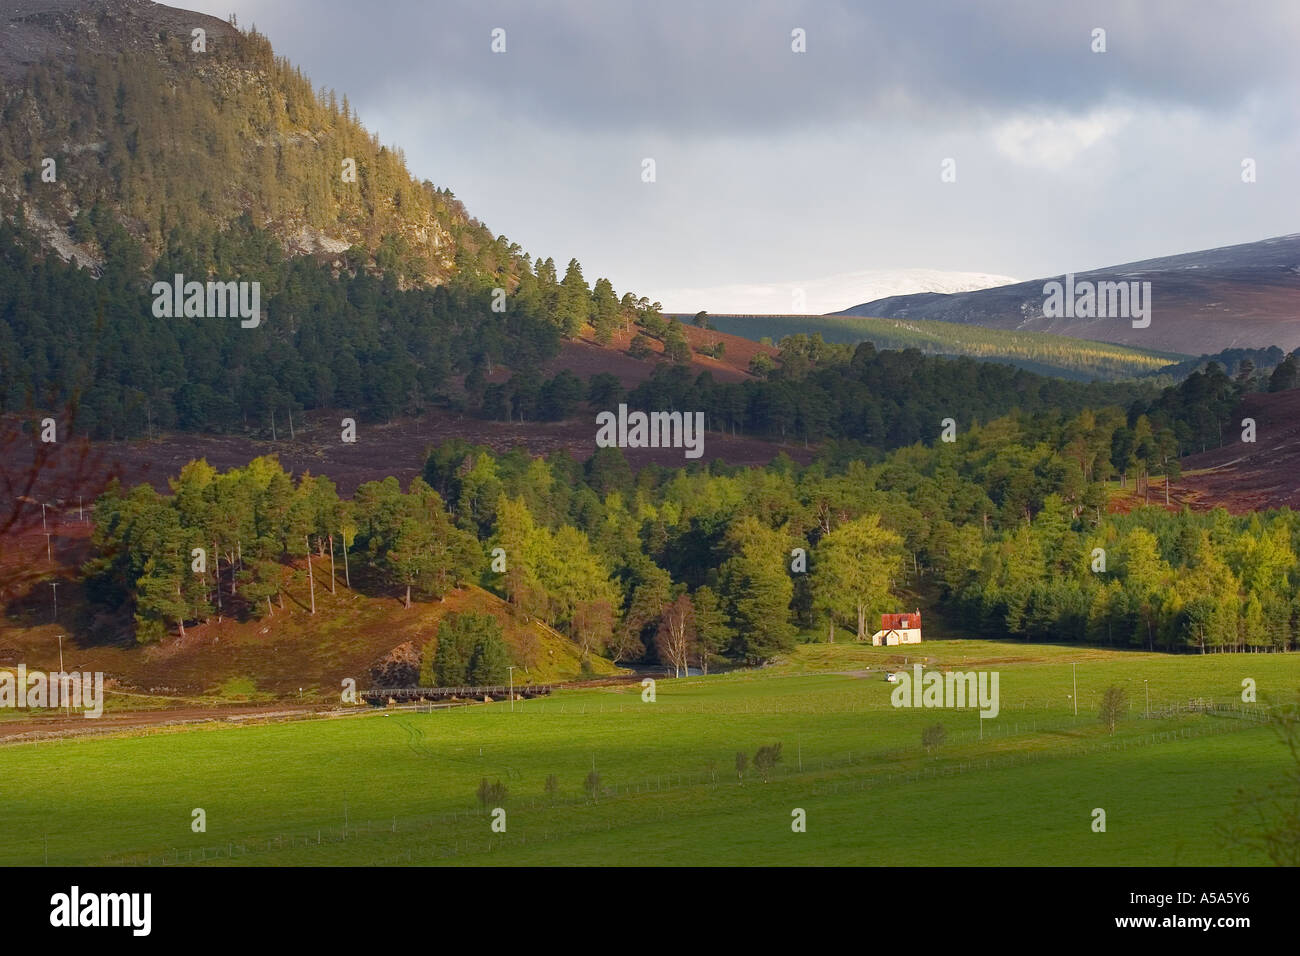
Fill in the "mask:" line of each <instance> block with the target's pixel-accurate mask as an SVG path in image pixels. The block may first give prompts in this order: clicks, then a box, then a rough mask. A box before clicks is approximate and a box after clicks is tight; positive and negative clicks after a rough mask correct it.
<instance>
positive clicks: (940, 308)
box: [836, 233, 1300, 355]
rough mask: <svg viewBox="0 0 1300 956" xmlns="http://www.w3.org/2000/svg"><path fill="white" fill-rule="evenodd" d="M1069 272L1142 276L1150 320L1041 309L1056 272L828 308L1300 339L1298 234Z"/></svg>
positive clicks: (1129, 334) (1166, 333)
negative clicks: (1135, 322) (1138, 324)
mask: <svg viewBox="0 0 1300 956" xmlns="http://www.w3.org/2000/svg"><path fill="white" fill-rule="evenodd" d="M1075 278H1076V280H1088V281H1092V282H1099V281H1125V282H1133V281H1137V282H1150V283H1151V298H1152V315H1151V324H1150V326H1149V327H1147V328H1133V326H1132V323H1131V322H1130V321H1129V320H1127V319H1122V318H1047V317H1044V315H1043V305H1044V299H1045V294H1044V291H1043V286H1044V284H1045V283H1047V282H1051V281H1061V280H1062V277H1061V276H1048V277H1045V278H1042V279H1034V280H1032V281H1029V282H1020V283H1017V284H1015V285H1008V286H1000V287H998V288H993V289H981V290H977V291H973V292H958V293H953V294H950V295H943V294H938V293H921V294H917V295H903V296H891V297H889V298H885V299H877V300H875V301H873V302H864V303H862V304H861V305H856V306H853V307H852V308H850V309H845V310H843V311H842V312H838V313H836V314H837V315H860V316H867V315H869V316H883V317H886V318H901V319H934V320H938V321H943V322H955V323H960V324H963V325H980V326H985V327H987V328H994V329H1014V330H1017V331H1027V332H1051V333H1054V334H1057V335H1070V336H1077V337H1079V338H1087V339H1098V340H1101V341H1104V342H1117V343H1121V344H1125V345H1133V346H1137V347H1139V348H1144V349H1154V350H1161V351H1168V352H1179V353H1182V354H1184V355H1200V354H1202V353H1208V352H1217V351H1220V350H1222V349H1228V348H1243V347H1248V348H1267V347H1268V346H1271V345H1276V346H1278V347H1279V348H1281V349H1283V350H1286V351H1290V350H1291V349H1294V348H1296V347H1297V346H1300V233H1297V234H1292V235H1288V236H1280V237H1277V238H1274V239H1264V240H1261V241H1259V242H1249V243H1243V244H1241V245H1236V246H1224V247H1222V248H1218V249H1207V250H1205V251H1202V252H1190V253H1185V254H1181V255H1174V256H1164V257H1161V258H1157V259H1144V260H1142V261H1140V262H1129V263H1125V264H1123V265H1117V266H1111V267H1109V268H1106V269H1093V270H1090V271H1087V272H1078V273H1075Z"/></svg>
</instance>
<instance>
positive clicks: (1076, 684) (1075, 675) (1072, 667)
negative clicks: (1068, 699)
mask: <svg viewBox="0 0 1300 956" xmlns="http://www.w3.org/2000/svg"><path fill="white" fill-rule="evenodd" d="M1070 677H1071V679H1072V680H1073V681H1074V716H1076V717H1078V716H1079V675H1078V673H1076V671H1075V665H1074V661H1070Z"/></svg>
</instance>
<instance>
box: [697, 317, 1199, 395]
mask: <svg viewBox="0 0 1300 956" xmlns="http://www.w3.org/2000/svg"><path fill="white" fill-rule="evenodd" d="M709 324H710V325H712V326H713V327H714V328H716V329H717V330H718V331H719V332H726V333H728V334H730V335H739V336H741V337H743V338H747V339H754V340H756V341H757V340H759V339H762V338H764V337H767V338H770V339H771V340H772V341H773V342H780V340H781V339H782V338H783V337H785V336H787V335H794V334H796V333H799V332H802V333H804V334H805V335H812V334H813V333H814V332H820V333H821V336H822V338H823V339H825V340H826V341H827V342H837V343H850V344H854V343H857V342H872V343H874V344H875V346H876V348H878V349H907V348H915V349H920V350H921V351H922V352H926V353H928V354H932V355H969V356H971V357H972V358H978V359H983V360H987V361H997V362H1006V363H1007V364H1009V365H1016V366H1019V367H1020V368H1024V369H1027V370H1029V371H1031V372H1038V373H1040V374H1044V375H1054V376H1057V377H1061V378H1070V379H1076V380H1078V381H1084V382H1087V381H1091V380H1092V379H1094V378H1098V379H1104V380H1111V379H1125V378H1136V377H1137V376H1140V375H1144V374H1147V373H1149V372H1154V371H1156V370H1157V369H1160V368H1163V367H1164V366H1166V365H1169V364H1170V363H1173V362H1178V361H1181V360H1182V359H1184V358H1186V356H1183V355H1178V354H1176V353H1172V352H1155V351H1151V350H1148V349H1137V348H1132V347H1131V346H1127V345H1115V344H1113V343H1111V342H1096V341H1092V340H1090V339H1075V338H1068V337H1066V336H1063V335H1053V334H1051V333H1048V332H1021V331H1011V330H1007V329H986V328H984V327H982V326H978V325H963V324H961V323H957V322H936V321H933V320H930V319H883V318H869V317H863V316H851V315H710V316H709Z"/></svg>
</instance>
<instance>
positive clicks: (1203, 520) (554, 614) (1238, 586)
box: [85, 409, 1300, 678]
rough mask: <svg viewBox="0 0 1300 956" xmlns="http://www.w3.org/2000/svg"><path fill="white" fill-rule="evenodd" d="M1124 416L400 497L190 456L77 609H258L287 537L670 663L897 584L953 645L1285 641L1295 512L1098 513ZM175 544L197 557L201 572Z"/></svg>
mask: <svg viewBox="0 0 1300 956" xmlns="http://www.w3.org/2000/svg"><path fill="white" fill-rule="evenodd" d="M1142 424H1143V423H1142V422H1139V423H1138V426H1139V427H1138V428H1137V429H1136V431H1137V432H1138V433H1140V434H1143V435H1147V434H1148V432H1149V429H1144V428H1142V427H1141V426H1142ZM1128 431H1130V427H1129V425H1128V423H1127V419H1126V417H1125V415H1124V413H1123V412H1122V411H1120V410H1118V409H1110V410H1103V411H1100V412H1091V411H1089V412H1084V413H1081V414H1080V415H1078V416H1075V417H1073V418H1069V419H1066V420H1064V421H1049V420H1047V419H1046V418H1044V417H1042V416H1039V417H1032V416H1021V415H1013V416H1007V417H1004V418H1002V419H997V420H995V421H993V422H991V423H989V424H988V425H985V426H979V427H975V428H971V429H968V430H967V431H965V432H964V433H961V434H960V435H959V436H958V438H957V440H956V441H955V442H952V443H946V442H938V443H935V444H933V445H930V446H924V445H914V446H910V447H908V448H904V449H899V450H897V451H895V452H892V453H890V454H888V455H885V456H883V457H882V458H881V459H880V460H878V461H876V462H874V463H869V462H866V461H863V460H861V459H860V458H858V457H856V456H855V455H854V454H853V450H852V449H846V448H844V447H842V446H836V445H833V446H829V447H827V448H826V449H824V450H823V452H822V453H821V454H820V455H819V456H818V457H817V459H816V460H814V462H813V463H812V464H810V465H808V466H806V467H800V466H797V465H796V464H794V463H793V462H791V461H790V460H789V459H786V458H784V457H780V458H778V459H777V460H776V461H774V462H773V463H771V464H770V465H769V466H767V467H763V468H745V469H740V468H730V467H728V466H726V465H724V464H722V463H718V462H715V463H712V464H709V465H708V466H703V465H692V466H689V467H684V468H672V469H669V468H661V467H658V466H647V467H645V468H642V469H641V470H640V471H638V472H636V473H633V471H632V470H631V468H630V467H629V466H628V463H627V461H626V459H625V458H624V457H623V455H622V453H621V452H620V451H619V450H618V449H616V448H606V449H600V450H598V451H597V452H596V453H595V454H594V455H592V456H591V457H590V458H589V459H587V460H586V461H585V462H579V461H576V460H575V459H573V458H571V457H570V456H569V455H567V454H565V453H556V454H553V455H551V456H549V457H547V458H533V457H530V456H529V455H528V454H526V453H525V452H524V451H522V450H515V451H512V452H510V453H507V454H502V455H497V454H493V453H492V452H490V451H489V450H488V449H486V448H482V447H476V446H473V445H470V444H468V443H466V442H464V441H461V440H453V441H451V442H447V443H444V444H443V445H441V446H438V447H436V448H434V449H431V452H430V454H429V457H428V460H427V462H426V466H425V469H424V473H423V475H422V476H420V477H418V478H416V479H414V480H412V482H411V483H410V484H409V486H408V487H407V488H406V489H403V488H401V487H400V486H399V484H398V482H397V481H396V479H394V478H387V479H385V480H383V481H376V482H368V483H366V484H364V485H362V486H361V487H360V488H358V490H357V492H356V494H355V495H354V496H353V498H352V499H351V500H346V499H341V498H339V497H338V495H337V493H336V491H335V489H334V486H333V484H332V483H331V482H330V481H329V480H328V479H327V478H322V477H317V476H312V475H303V476H301V477H300V478H298V479H297V480H296V481H295V480H294V479H293V478H292V477H291V476H289V475H288V474H287V473H285V472H284V470H283V469H282V468H281V467H280V466H279V464H278V462H276V461H275V459H273V458H261V459H257V460H255V461H253V462H252V463H250V464H249V465H248V466H247V467H245V468H238V469H233V470H231V471H228V472H225V473H218V472H216V471H215V470H214V469H212V468H210V467H209V466H208V465H207V464H206V463H205V462H192V463H190V464H189V465H187V466H186V467H185V468H184V469H182V471H181V473H180V475H179V476H178V477H177V478H176V479H174V480H173V482H172V485H171V494H170V495H161V494H158V493H157V492H156V491H154V489H152V488H150V487H148V486H139V487H136V488H134V489H131V490H129V491H124V490H122V489H121V488H117V487H114V488H111V489H110V490H109V492H108V493H107V494H106V495H105V496H104V498H103V499H102V500H101V501H100V502H99V504H98V506H97V508H96V512H95V518H96V527H95V532H94V536H93V544H94V548H95V556H94V557H93V558H92V559H91V561H90V562H88V564H87V565H86V568H85V572H86V576H87V584H88V590H89V593H91V594H92V596H93V597H94V598H95V599H96V600H98V601H101V602H103V603H106V604H109V605H112V606H117V605H121V604H125V605H126V606H128V607H131V608H132V609H133V611H134V614H135V626H136V633H137V637H138V638H139V639H140V640H142V641H148V640H156V639H158V638H159V637H161V636H162V635H163V634H164V633H165V632H166V631H167V630H169V629H177V630H179V629H182V628H183V627H184V626H185V624H186V623H189V622H193V621H195V620H202V619H205V618H207V617H210V616H212V615H213V614H221V613H237V614H246V615H253V616H260V615H265V614H274V613H277V609H276V606H277V603H279V602H280V601H281V600H282V594H283V589H284V587H285V586H286V583H285V582H286V580H287V579H286V575H287V574H288V573H289V572H288V570H287V568H286V563H288V562H292V561H295V560H296V561H301V560H302V559H304V558H305V557H306V556H307V553H308V552H309V551H310V552H311V554H312V559H313V560H314V562H315V567H316V569H317V571H316V573H317V575H318V577H317V580H319V581H323V580H329V581H330V582H331V586H332V585H333V581H334V580H335V579H336V578H337V573H336V572H331V573H330V575H329V576H328V578H327V577H326V576H325V570H324V569H325V567H326V565H327V562H330V563H332V565H333V566H335V567H337V566H338V565H340V564H342V566H343V569H344V570H343V575H344V576H345V578H346V580H347V581H348V582H351V581H353V580H354V579H355V580H356V581H357V582H358V583H357V584H356V585H355V586H358V587H363V588H372V589H373V590H374V591H375V592H376V593H383V594H389V595H391V596H392V597H393V599H394V600H398V601H401V602H402V603H403V604H405V605H406V606H410V605H411V603H412V602H415V601H438V600H441V598H442V597H443V596H444V595H446V594H447V593H448V591H450V590H451V589H453V588H457V587H462V586H464V585H467V584H470V583H477V584H479V585H481V586H484V587H486V588H489V589H490V590H492V591H494V592H495V593H497V594H499V595H500V596H501V597H502V598H503V599H504V600H505V601H506V602H507V603H508V605H509V607H510V609H511V612H512V613H514V614H516V615H518V616H519V617H520V618H521V619H523V620H530V619H533V618H536V619H540V620H542V621H545V622H546V623H548V624H549V625H551V626H552V627H554V628H556V629H557V630H559V631H561V632H562V633H564V634H565V635H566V636H568V637H569V638H570V639H571V640H572V641H574V642H575V644H576V645H577V646H578V648H579V650H580V653H581V656H582V657H583V658H584V659H586V660H590V659H591V658H592V657H593V656H597V655H600V656H606V657H608V658H610V659H612V660H614V661H616V662H632V661H644V660H658V661H660V662H662V663H664V664H665V665H667V666H669V667H671V668H673V669H674V670H675V671H676V672H678V673H680V672H682V671H684V670H685V669H686V668H688V667H690V668H698V669H708V668H709V667H716V666H718V665H719V664H723V663H726V662H728V661H732V662H736V661H747V662H756V661H763V660H768V659H771V658H772V657H775V656H777V655H779V654H781V653H783V652H785V651H788V650H789V649H790V648H791V647H793V646H794V644H795V643H796V642H797V641H800V640H843V639H849V638H856V639H865V638H869V637H870V635H871V633H872V632H873V631H874V630H875V629H876V621H877V620H878V618H879V615H880V614H881V613H884V612H887V611H895V610H898V609H899V608H900V607H910V606H912V604H913V603H915V602H916V601H917V597H916V595H917V593H918V592H926V593H932V592H937V595H938V601H939V608H940V610H942V611H944V612H945V616H946V617H947V618H948V619H949V620H950V621H951V622H952V623H953V624H954V625H955V626H957V627H959V628H960V629H961V631H962V632H963V633H967V634H970V635H972V636H973V635H981V636H989V637H1006V636H1013V637H1023V638H1027V639H1036V640H1066V641H1080V642H1082V641H1089V642H1097V643H1108V644H1112V645H1136V646H1142V647H1147V648H1151V649H1166V650H1208V649H1242V648H1287V647H1290V646H1292V645H1293V644H1294V642H1295V636H1296V634H1297V630H1298V628H1300V601H1298V600H1297V598H1296V597H1295V594H1296V587H1295V585H1296V583H1297V580H1296V577H1295V575H1296V557H1295V556H1296V553H1297V548H1298V547H1300V526H1297V522H1296V520H1295V516H1294V515H1293V514H1292V513H1291V512H1289V511H1286V510H1282V511H1276V512H1269V513H1267V514H1257V515H1252V516H1250V517H1233V516H1230V515H1228V514H1227V513H1226V512H1223V511H1221V510H1217V511H1214V512H1210V513H1207V514H1195V513H1192V512H1189V511H1183V512H1181V513H1173V512H1170V511H1168V510H1166V509H1164V508H1163V507H1156V506H1154V505H1153V506H1150V507H1138V508H1136V509H1135V510H1133V511H1132V512H1131V513H1129V514H1109V513H1107V511H1106V510H1105V504H1106V497H1107V487H1106V482H1107V480H1108V479H1109V478H1110V477H1111V476H1112V475H1113V474H1114V469H1115V464H1114V459H1113V456H1114V454H1115V449H1116V447H1117V443H1116V436H1117V435H1123V434H1126V433H1127V432H1128ZM1145 441H1146V440H1144V442H1145ZM1150 443H1152V444H1154V445H1158V442H1154V440H1153V439H1152V440H1151V442H1150ZM1120 444H1121V445H1122V446H1123V447H1128V445H1127V443H1126V442H1125V443H1120ZM1142 444H1143V443H1139V445H1138V446H1136V447H1139V448H1140V447H1142ZM1134 453H1135V452H1134V451H1133V450H1132V449H1130V450H1129V454H1134ZM1128 467H1129V468H1130V469H1132V468H1133V467H1134V466H1133V464H1132V463H1131V462H1130V463H1129V464H1128ZM1134 477H1135V480H1138V479H1137V476H1136V474H1135V476H1134ZM197 547H201V548H204V549H205V550H206V552H207V554H208V555H209V559H208V561H207V563H206V565H204V566H203V568H202V571H201V572H198V571H196V569H195V565H194V561H193V558H192V555H193V549H194V548H197ZM452 643H453V644H454V646H455V647H458V648H459V649H460V650H459V652H458V653H459V657H458V658H456V659H455V660H452V659H450V658H448V659H447V660H446V661H444V662H443V664H440V665H438V666H439V668H441V670H440V671H439V673H441V675H442V676H459V675H460V674H461V673H462V671H461V669H460V668H461V667H462V665H463V666H464V667H466V668H469V669H470V670H472V668H473V666H474V665H473V660H474V655H475V650H474V642H473V641H469V642H462V641H460V640H459V639H457V641H455V642H452ZM446 653H447V654H451V650H450V649H448V650H447V651H446ZM479 656H480V658H481V657H482V654H480V655H479ZM444 665H445V667H444ZM470 670H466V671H465V672H464V673H465V675H466V677H467V678H468V676H469V673H470Z"/></svg>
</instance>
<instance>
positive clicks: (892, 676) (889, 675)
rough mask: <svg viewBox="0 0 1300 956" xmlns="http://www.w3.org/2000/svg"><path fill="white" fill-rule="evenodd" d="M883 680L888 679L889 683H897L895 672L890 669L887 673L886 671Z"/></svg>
mask: <svg viewBox="0 0 1300 956" xmlns="http://www.w3.org/2000/svg"><path fill="white" fill-rule="evenodd" d="M885 680H887V681H889V683H891V684H897V683H898V675H897V674H895V673H894V672H893V671H890V672H889V673H887V674H886V675H885Z"/></svg>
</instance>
